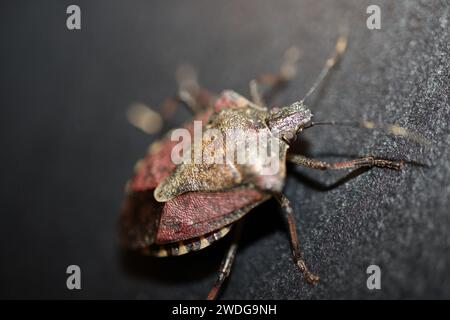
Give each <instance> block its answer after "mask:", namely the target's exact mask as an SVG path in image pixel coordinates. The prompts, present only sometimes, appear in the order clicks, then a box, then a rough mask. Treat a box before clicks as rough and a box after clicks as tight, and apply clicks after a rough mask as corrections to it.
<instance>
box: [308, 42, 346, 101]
mask: <svg viewBox="0 0 450 320" xmlns="http://www.w3.org/2000/svg"><path fill="white" fill-rule="evenodd" d="M346 48H347V37H346V36H340V37H339V38H338V40H337V42H336V47H335V49H334V52H333V54H332V55H331V56H330V57H329V58H328V59H327V62H326V63H325V65H324V66H323V69H322V71H320V73H319V76H318V77H317V79H316V81H315V82H314V84H313V86H312V87H311V89H309V91H308V93H307V94H306V95H305V97H304V98H303V99H302V101H305V100H306V99H307V98H308V97H309V96H310V95H311V94H312V93H313V92H314V91H315V90H316V89H317V88H318V87H319V85H320V84H321V83H322V81H323V80H324V79H325V78H326V76H327V75H328V73H329V71H330V70H331V69H332V68H333V67H334V66H335V65H336V63H337V62H338V61H339V58H340V57H341V56H342V55H343V54H344V52H345V49H346Z"/></svg>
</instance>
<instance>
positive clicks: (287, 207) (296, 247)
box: [274, 193, 319, 284]
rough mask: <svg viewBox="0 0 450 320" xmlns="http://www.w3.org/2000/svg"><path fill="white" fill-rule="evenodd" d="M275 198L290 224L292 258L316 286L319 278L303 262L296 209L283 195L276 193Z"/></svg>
mask: <svg viewBox="0 0 450 320" xmlns="http://www.w3.org/2000/svg"><path fill="white" fill-rule="evenodd" d="M274 196H275V198H276V199H277V200H278V202H279V204H280V206H281V208H282V209H283V211H284V212H285V213H286V219H287V223H288V228H289V236H290V240H291V247H292V256H293V258H294V262H295V264H296V265H297V267H298V268H299V269H300V271H301V272H302V273H303V275H304V276H305V279H306V281H308V282H309V283H311V284H316V283H317V282H318V281H319V277H318V276H316V275H314V274H313V273H311V272H310V271H309V269H308V267H307V266H306V263H305V260H303V254H302V252H301V249H300V241H299V240H298V235H297V226H296V223H295V218H294V209H293V208H292V205H291V202H290V201H289V199H288V198H287V197H286V196H285V195H283V194H282V193H275V194H274Z"/></svg>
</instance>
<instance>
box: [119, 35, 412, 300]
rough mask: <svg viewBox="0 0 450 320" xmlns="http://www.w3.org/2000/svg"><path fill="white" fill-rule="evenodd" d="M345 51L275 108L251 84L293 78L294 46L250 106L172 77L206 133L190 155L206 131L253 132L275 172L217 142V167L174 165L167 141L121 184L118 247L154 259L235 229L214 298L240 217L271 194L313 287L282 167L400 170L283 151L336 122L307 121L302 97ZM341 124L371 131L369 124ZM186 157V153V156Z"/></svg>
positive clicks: (369, 160)
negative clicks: (298, 96) (268, 143)
mask: <svg viewBox="0 0 450 320" xmlns="http://www.w3.org/2000/svg"><path fill="white" fill-rule="evenodd" d="M345 48H346V39H345V38H344V37H341V38H339V39H338V42H337V44H336V50H335V51H334V53H333V54H332V55H331V57H330V58H329V59H328V60H327V62H326V64H325V66H324V68H323V70H322V72H321V73H320V74H319V77H318V79H317V80H316V82H315V84H314V85H313V87H312V88H311V90H309V92H308V93H307V94H306V96H305V98H304V99H302V100H301V101H299V102H295V103H293V104H291V105H289V106H286V107H283V108H277V109H269V108H267V107H266V106H265V104H264V100H265V99H263V97H262V96H261V95H260V94H259V90H258V84H261V83H262V84H266V85H271V86H272V87H277V86H282V85H284V84H285V83H286V82H287V81H288V80H289V79H290V78H292V77H293V76H294V75H295V73H296V72H295V70H296V62H297V59H298V51H296V50H295V49H290V50H288V52H287V55H286V56H285V60H284V63H283V65H282V67H281V69H280V72H279V74H277V75H264V76H261V77H259V78H257V79H256V80H254V81H251V82H250V91H251V95H252V101H250V100H248V99H246V98H244V97H243V96H241V95H239V94H237V93H235V92H233V91H225V92H223V93H222V94H221V95H220V96H219V97H215V96H214V95H212V94H210V93H209V92H207V91H206V90H204V89H202V88H200V87H199V86H198V84H197V82H196V79H195V76H193V73H192V70H187V71H186V70H185V71H184V72H181V73H180V74H179V75H178V80H179V85H180V90H179V98H180V100H182V102H184V103H185V104H187V105H188V106H190V107H191V109H193V110H194V111H195V114H196V116H195V120H197V121H201V124H202V127H203V129H204V130H205V133H206V134H204V135H203V136H202V137H201V139H200V141H199V142H198V141H197V143H195V142H194V144H193V145H192V146H191V149H189V151H190V152H192V153H195V150H194V149H195V147H199V148H200V150H201V151H203V150H204V149H206V148H207V147H208V146H209V145H210V144H212V143H213V142H214V141H213V140H214V139H212V138H211V137H212V136H213V135H208V134H207V133H208V132H211V131H214V132H219V133H222V134H226V132H228V131H230V130H234V129H245V130H252V132H255V133H256V135H257V136H258V137H259V136H262V135H264V136H265V137H270V139H272V140H275V141H276V142H277V143H278V144H277V147H276V148H272V147H270V148H269V147H266V149H271V150H270V151H268V152H266V153H265V155H266V156H267V155H269V160H270V159H272V160H273V159H276V160H277V161H278V167H277V170H275V172H269V173H267V172H263V169H264V166H263V165H262V164H263V163H264V162H265V160H267V159H263V158H262V156H261V155H259V154H257V155H256V156H254V157H250V158H252V159H251V160H252V161H250V162H249V163H246V162H245V161H244V162H243V163H240V162H239V161H237V160H236V159H235V158H231V159H232V160H229V159H228V158H227V157H226V155H225V154H226V153H227V151H229V146H228V145H225V144H223V143H222V144H219V145H218V146H215V148H213V156H214V157H216V158H220V159H222V161H223V162H219V163H209V162H208V163H204V162H195V161H191V162H187V163H186V162H183V163H180V164H177V165H176V164H175V163H174V161H173V159H172V158H173V153H172V151H173V149H174V148H175V147H176V146H177V145H178V143H179V142H178V141H172V139H171V138H170V136H167V137H166V138H164V139H163V140H161V141H158V142H156V143H154V144H153V145H152V146H151V147H150V149H149V153H148V155H147V156H146V157H145V158H144V159H143V160H141V161H139V162H138V164H137V165H136V168H135V176H134V177H133V179H132V180H131V181H130V182H129V183H128V185H127V198H126V201H125V205H124V207H123V210H122V214H121V217H120V236H121V242H122V244H123V245H124V246H125V247H127V248H131V249H138V250H141V251H143V252H144V253H147V254H150V255H153V256H158V257H164V256H177V255H182V254H186V253H188V252H191V251H197V250H200V249H203V248H205V247H207V246H209V245H210V244H211V243H213V242H215V241H217V240H219V239H220V238H222V237H224V236H225V235H226V234H227V233H229V232H230V230H232V229H234V230H233V231H232V232H233V233H234V237H233V240H232V242H231V246H230V248H229V250H228V251H227V253H226V255H225V257H224V260H223V262H222V265H221V267H220V270H219V275H218V278H217V281H216V283H215V284H214V286H213V288H212V290H211V292H210V293H209V295H208V298H210V299H214V298H216V296H217V294H218V291H219V288H220V287H221V285H222V283H223V282H224V280H225V279H226V278H227V276H228V275H229V273H230V270H231V266H232V263H233V261H234V258H235V255H236V250H237V241H238V238H239V234H240V230H241V225H240V221H241V218H242V217H243V216H244V215H245V214H246V213H247V212H249V211H250V210H251V209H253V208H254V207H256V206H258V205H259V204H261V203H262V202H264V201H266V200H268V199H270V198H271V197H274V198H275V199H276V200H277V201H278V202H279V203H280V205H281V207H282V209H283V211H284V213H285V214H286V218H287V222H288V227H289V234H290V240H291V245H292V252H293V258H294V262H295V264H296V265H297V266H298V268H299V269H300V270H301V271H302V272H303V274H304V275H305V278H306V280H307V281H308V282H310V283H316V282H317V281H318V280H319V278H318V277H317V276H315V275H314V274H312V273H311V272H310V271H309V269H308V267H307V265H306V263H305V261H304V260H303V257H302V254H301V251H300V245H299V241H298V238H297V227H296V225H295V221H294V214H293V208H292V206H291V204H290V202H289V200H288V199H287V198H286V197H285V196H284V195H283V194H282V189H283V185H284V181H285V177H286V162H287V161H290V162H293V163H295V164H298V165H302V166H305V167H308V168H313V169H320V170H326V169H347V168H358V167H373V166H377V167H382V168H390V169H395V170H399V169H401V167H402V165H403V162H401V161H400V162H393V161H390V160H383V159H375V158H373V157H365V158H361V159H355V160H350V161H345V162H338V163H327V162H322V161H317V160H313V159H309V158H306V157H304V156H301V155H295V154H291V153H290V152H289V146H290V144H291V142H292V141H293V139H294V138H295V137H296V136H297V135H298V134H299V133H300V132H301V131H302V130H304V129H306V128H310V127H312V126H314V125H318V124H338V123H335V122H322V123H319V122H316V123H315V122H313V121H312V114H311V112H310V111H309V109H308V108H307V107H306V105H305V103H304V100H305V99H306V98H307V97H308V96H309V95H310V94H311V93H312V92H314V90H315V88H316V87H317V86H318V85H319V84H320V83H321V81H322V80H323V79H324V78H325V77H326V75H327V73H328V71H329V70H330V69H331V68H332V67H333V66H334V65H335V64H336V62H337V60H338V58H339V57H340V56H341V55H342V54H343V52H344V51H345ZM264 98H266V97H264ZM340 124H343V125H352V126H359V127H366V128H373V127H374V124H373V123H371V122H364V123H340ZM384 129H386V127H385V128H384ZM387 129H388V130H389V131H390V132H391V133H394V134H399V135H402V136H406V137H408V136H410V135H409V133H408V132H407V131H406V130H405V129H403V128H400V127H397V126H389V127H387ZM400 129H401V130H400ZM185 130H186V131H187V132H188V133H190V134H194V135H195V132H194V131H195V126H194V124H192V123H191V124H188V125H187V126H186V127H185ZM241 140H242V141H241ZM244 140H245V139H244V138H243V137H242V136H237V137H236V139H235V141H233V142H235V146H237V148H240V147H241V148H243V149H245V148H246V147H245V146H248V143H247V144H246V143H245V141H244ZM241 142H242V143H241ZM266 151H267V150H266ZM187 154H189V155H190V156H192V154H191V153H189V152H188V153H187ZM217 155H219V157H217ZM244 158H245V157H244ZM247 158H248V157H247ZM190 159H191V160H192V157H190Z"/></svg>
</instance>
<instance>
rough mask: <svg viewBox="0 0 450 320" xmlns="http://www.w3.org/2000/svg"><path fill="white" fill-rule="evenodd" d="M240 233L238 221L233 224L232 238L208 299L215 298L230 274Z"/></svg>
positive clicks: (240, 228)
mask: <svg viewBox="0 0 450 320" xmlns="http://www.w3.org/2000/svg"><path fill="white" fill-rule="evenodd" d="M241 233H242V222H241V221H240V222H238V223H237V225H236V226H235V229H234V234H233V239H232V241H231V244H230V247H229V248H228V251H227V253H226V254H225V257H224V258H223V260H222V264H221V265H220V269H219V274H218V276H217V280H216V282H215V283H214V286H213V287H212V289H211V291H210V292H209V294H208V298H207V299H208V300H215V299H216V298H217V295H218V294H219V290H220V288H221V287H222V285H223V283H224V282H225V280H226V279H227V278H228V277H229V275H230V272H231V267H232V266H233V263H234V260H235V258H236V252H237V249H238V243H239V239H240V237H241Z"/></svg>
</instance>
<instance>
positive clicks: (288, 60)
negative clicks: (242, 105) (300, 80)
mask: <svg viewBox="0 0 450 320" xmlns="http://www.w3.org/2000/svg"><path fill="white" fill-rule="evenodd" d="M299 58H300V49H299V48H298V47H295V46H294V47H290V48H289V49H287V50H286V52H285V53H284V56H283V62H282V64H281V66H280V70H279V71H278V73H277V74H270V73H268V74H262V75H260V76H258V77H256V78H255V79H253V80H251V81H250V83H249V86H250V96H251V97H252V100H253V102H254V103H255V104H257V105H260V106H265V103H264V101H265V100H270V99H271V98H272V96H273V95H274V94H275V93H276V91H278V90H279V89H281V88H283V87H285V85H286V84H287V83H288V82H289V81H290V80H292V79H293V78H294V77H295V76H296V75H297V70H298V60H299ZM260 85H265V86H268V87H269V90H268V91H267V92H266V94H264V96H263V95H262V94H261V92H260V89H259V86H260Z"/></svg>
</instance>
